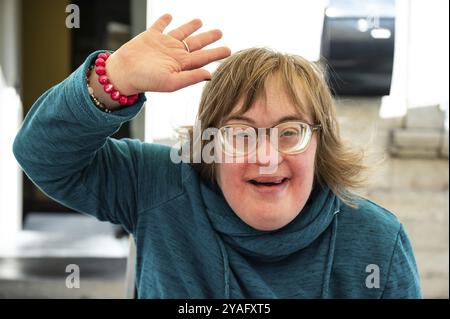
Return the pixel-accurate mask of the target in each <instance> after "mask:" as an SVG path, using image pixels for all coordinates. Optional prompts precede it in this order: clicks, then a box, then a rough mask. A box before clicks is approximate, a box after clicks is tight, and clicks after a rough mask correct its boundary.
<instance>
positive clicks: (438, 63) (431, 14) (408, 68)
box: [381, 0, 449, 117]
mask: <svg viewBox="0 0 450 319" xmlns="http://www.w3.org/2000/svg"><path fill="white" fill-rule="evenodd" d="M396 11H397V12H396V39H395V54H394V73H393V79H392V89H391V95H390V96H389V97H387V98H386V99H384V101H383V106H382V109H381V116H382V117H398V116H403V115H405V114H406V112H407V110H408V109H410V108H415V107H423V106H431V105H437V104H442V105H446V104H447V105H448V101H449V93H448V86H449V2H448V0H397V8H396Z"/></svg>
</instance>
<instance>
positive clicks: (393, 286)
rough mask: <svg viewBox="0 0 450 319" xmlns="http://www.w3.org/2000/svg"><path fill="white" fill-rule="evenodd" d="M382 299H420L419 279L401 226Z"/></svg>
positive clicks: (410, 248)
mask: <svg viewBox="0 0 450 319" xmlns="http://www.w3.org/2000/svg"><path fill="white" fill-rule="evenodd" d="M382 298H383V299H420V298H422V292H421V289H420V279H419V274H418V271H417V265H416V260H415V258H414V253H413V250H412V247H411V243H410V241H409V239H408V236H407V234H406V232H405V230H404V228H403V226H401V228H400V231H399V233H398V235H397V242H396V245H395V248H394V252H393V254H392V258H391V264H390V269H389V273H388V278H387V282H386V286H385V288H384V291H383V295H382Z"/></svg>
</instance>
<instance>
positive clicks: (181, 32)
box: [167, 19, 203, 41]
mask: <svg viewBox="0 0 450 319" xmlns="http://www.w3.org/2000/svg"><path fill="white" fill-rule="evenodd" d="M202 25H203V23H202V21H201V20H200V19H194V20H192V21H189V22H188V23H185V24H183V25H182V26H181V27H178V28H176V29H173V30H172V31H170V32H168V33H167V34H168V35H170V36H171V37H174V38H175V39H177V40H180V41H181V40H184V39H186V38H187V37H188V36H190V35H191V34H192V33H194V32H195V31H197V30H198V29H200V28H201V26H202Z"/></svg>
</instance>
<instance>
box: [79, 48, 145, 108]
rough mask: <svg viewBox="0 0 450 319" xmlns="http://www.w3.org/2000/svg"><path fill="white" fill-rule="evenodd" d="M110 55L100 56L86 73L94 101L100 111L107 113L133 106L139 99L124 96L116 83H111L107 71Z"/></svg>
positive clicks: (137, 97)
mask: <svg viewBox="0 0 450 319" xmlns="http://www.w3.org/2000/svg"><path fill="white" fill-rule="evenodd" d="M110 55H111V54H110V53H109V52H104V53H100V54H98V55H97V58H96V60H95V62H94V64H93V65H91V66H90V67H89V70H88V71H87V73H86V82H87V86H88V91H89V94H90V96H91V99H92V101H93V102H94V104H95V105H96V106H97V107H98V108H99V109H101V110H102V111H104V112H107V113H109V112H111V111H114V110H116V109H119V108H121V107H126V106H131V105H133V104H135V103H136V101H137V100H138V99H139V96H138V94H133V95H124V94H123V93H122V92H121V91H120V90H119V87H117V86H116V82H113V81H114V80H113V81H111V78H110V74H109V71H108V70H107V61H109V57H110ZM113 74H114V72H113Z"/></svg>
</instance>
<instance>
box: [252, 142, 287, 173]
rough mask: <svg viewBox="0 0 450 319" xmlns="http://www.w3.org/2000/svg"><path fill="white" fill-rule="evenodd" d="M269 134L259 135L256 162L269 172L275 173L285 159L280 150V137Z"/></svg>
mask: <svg viewBox="0 0 450 319" xmlns="http://www.w3.org/2000/svg"><path fill="white" fill-rule="evenodd" d="M275 137H276V136H271V137H270V136H269V134H259V135H258V145H257V151H256V164H257V165H259V166H261V169H262V170H264V171H266V172H267V174H270V173H274V172H275V171H276V169H277V168H278V165H280V164H281V163H282V161H283V155H282V154H281V153H280V152H278V145H277V144H278V139H277V138H275Z"/></svg>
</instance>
